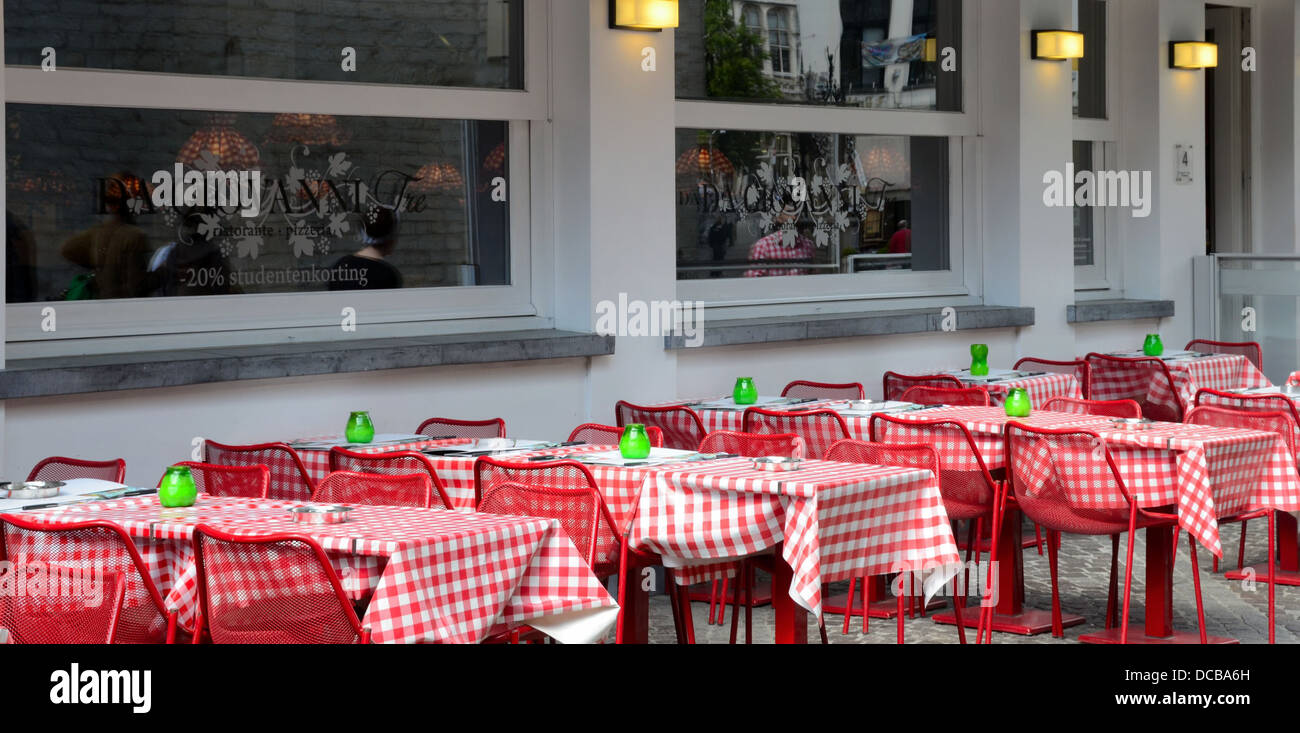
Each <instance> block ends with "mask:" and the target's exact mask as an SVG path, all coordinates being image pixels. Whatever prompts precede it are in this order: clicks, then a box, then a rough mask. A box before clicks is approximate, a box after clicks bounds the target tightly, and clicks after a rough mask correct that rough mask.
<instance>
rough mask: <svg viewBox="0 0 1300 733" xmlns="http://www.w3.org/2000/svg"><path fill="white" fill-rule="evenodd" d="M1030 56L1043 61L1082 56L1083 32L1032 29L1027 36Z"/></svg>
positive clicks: (1063, 59)
mask: <svg viewBox="0 0 1300 733" xmlns="http://www.w3.org/2000/svg"><path fill="white" fill-rule="evenodd" d="M1029 39H1030V40H1029V46H1030V53H1029V55H1030V57H1031V58H1035V59H1039V60H1043V61H1068V60H1070V59H1081V58H1083V34H1082V33H1078V32H1076V31H1034V32H1033V33H1031V34H1030V36H1029Z"/></svg>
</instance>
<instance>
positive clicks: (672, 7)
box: [609, 0, 677, 33]
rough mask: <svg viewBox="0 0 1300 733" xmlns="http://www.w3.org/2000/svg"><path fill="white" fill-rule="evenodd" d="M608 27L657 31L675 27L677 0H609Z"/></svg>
mask: <svg viewBox="0 0 1300 733" xmlns="http://www.w3.org/2000/svg"><path fill="white" fill-rule="evenodd" d="M609 27H610V28H617V29H620V30H629V31H653V32H656V33H657V32H659V31H662V30H663V29H664V28H676V27H677V0H609Z"/></svg>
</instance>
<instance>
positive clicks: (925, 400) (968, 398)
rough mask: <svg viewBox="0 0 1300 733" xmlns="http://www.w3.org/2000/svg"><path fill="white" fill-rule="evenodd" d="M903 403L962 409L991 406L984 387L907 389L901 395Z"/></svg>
mask: <svg viewBox="0 0 1300 733" xmlns="http://www.w3.org/2000/svg"><path fill="white" fill-rule="evenodd" d="M903 402H915V403H916V404H918V405H950V406H964V407H988V406H989V405H991V404H993V400H992V399H990V398H989V391H988V390H987V389H985V388H984V387H961V388H957V387H926V386H920V387H908V388H907V391H906V392H904V393H903Z"/></svg>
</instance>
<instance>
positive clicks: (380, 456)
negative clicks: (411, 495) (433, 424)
mask: <svg viewBox="0 0 1300 733" xmlns="http://www.w3.org/2000/svg"><path fill="white" fill-rule="evenodd" d="M335 471H351V472H355V473H375V474H380V475H383V476H408V475H410V474H413V473H420V474H424V475H425V476H428V477H429V484H430V485H431V486H432V487H433V493H432V495H431V498H430V502H431V503H429V504H426V505H425V506H433V507H439V508H442V509H451V508H452V505H451V499H450V498H448V497H447V487H446V486H444V485H443V483H442V479H440V478H438V471H437V470H436V469H435V468H434V467H433V461H430V460H429V458H428V457H427V456H425V455H424V454H423V453H417V452H415V451H409V450H408V451H390V452H385V453H359V452H357V451H351V450H348V449H347V448H340V447H338V446H335V447H333V448H330V473H334V472H335Z"/></svg>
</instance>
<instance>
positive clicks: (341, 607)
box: [194, 524, 368, 644]
mask: <svg viewBox="0 0 1300 733" xmlns="http://www.w3.org/2000/svg"><path fill="white" fill-rule="evenodd" d="M194 556H195V560H196V566H197V569H198V590H199V619H200V623H201V624H202V625H201V627H200V629H199V630H196V632H195V641H196V642H197V641H200V640H201V639H202V638H203V635H202V631H206V632H207V633H208V635H209V637H210V638H211V640H212V642H213V643H215V644H355V643H358V642H364V641H366V640H367V637H368V634H367V632H366V631H365V630H364V629H363V628H362V627H361V622H360V620H359V619H357V614H356V612H355V611H354V610H353V609H352V603H351V601H349V600H348V597H347V595H346V594H345V593H344V592H343V586H342V584H341V583H340V582H339V577H338V573H337V571H335V570H334V566H333V564H332V563H331V562H330V559H329V557H328V556H327V555H326V554H325V551H324V550H322V549H321V547H320V545H318V544H316V541H315V540H313V539H312V538H310V537H307V536H305V535H293V534H273V535H255V536H250V537H238V536H235V535H231V534H227V533H225V532H222V531H221V530H218V529H216V528H214V527H210V526H208V525H206V524H200V525H198V526H197V527H195V528H194Z"/></svg>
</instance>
